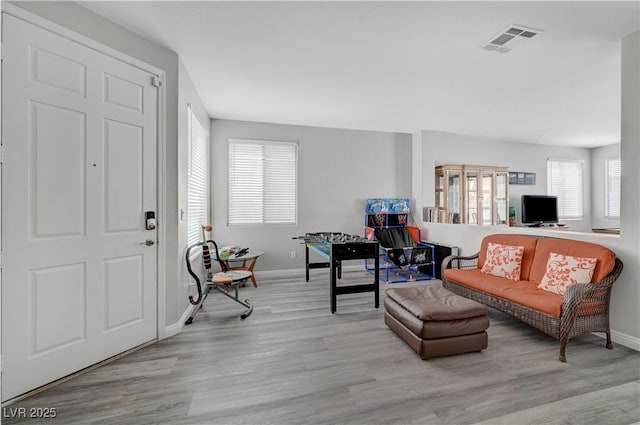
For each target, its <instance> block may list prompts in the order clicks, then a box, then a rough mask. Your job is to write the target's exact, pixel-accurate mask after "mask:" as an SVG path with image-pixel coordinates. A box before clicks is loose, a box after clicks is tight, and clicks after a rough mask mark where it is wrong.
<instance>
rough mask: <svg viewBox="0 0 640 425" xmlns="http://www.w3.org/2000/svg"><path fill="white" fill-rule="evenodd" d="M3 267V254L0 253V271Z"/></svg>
mask: <svg viewBox="0 0 640 425" xmlns="http://www.w3.org/2000/svg"><path fill="white" fill-rule="evenodd" d="M3 266H4V254H3V253H2V251H0V269H2V267H3Z"/></svg>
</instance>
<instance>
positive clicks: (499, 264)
mask: <svg viewBox="0 0 640 425" xmlns="http://www.w3.org/2000/svg"><path fill="white" fill-rule="evenodd" d="M523 253H524V247H523V246H514V245H502V244H498V243H493V242H489V243H488V244H487V256H486V260H485V262H484V265H483V266H482V268H481V269H480V271H481V272H482V273H487V274H491V275H494V276H498V277H506V278H507V279H510V280H520V271H521V269H522V254H523Z"/></svg>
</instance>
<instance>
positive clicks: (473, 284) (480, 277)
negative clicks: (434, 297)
mask: <svg viewBox="0 0 640 425" xmlns="http://www.w3.org/2000/svg"><path fill="white" fill-rule="evenodd" d="M444 278H445V279H447V280H451V281H453V282H457V283H459V284H461V285H464V286H466V287H469V288H473V289H477V290H479V291H482V292H486V293H487V294H491V295H494V296H496V297H502V293H503V292H504V290H505V288H508V287H509V286H512V285H514V284H515V282H514V281H512V280H509V279H507V278H504V277H498V276H493V275H489V274H486V273H482V272H481V271H480V270H478V269H462V270H460V269H447V270H445V271H444Z"/></svg>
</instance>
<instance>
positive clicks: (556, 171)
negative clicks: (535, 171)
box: [547, 160, 583, 219]
mask: <svg viewBox="0 0 640 425" xmlns="http://www.w3.org/2000/svg"><path fill="white" fill-rule="evenodd" d="M547 194H549V195H555V196H557V197H558V218H560V219H581V218H582V216H583V212H582V161H569V160H547Z"/></svg>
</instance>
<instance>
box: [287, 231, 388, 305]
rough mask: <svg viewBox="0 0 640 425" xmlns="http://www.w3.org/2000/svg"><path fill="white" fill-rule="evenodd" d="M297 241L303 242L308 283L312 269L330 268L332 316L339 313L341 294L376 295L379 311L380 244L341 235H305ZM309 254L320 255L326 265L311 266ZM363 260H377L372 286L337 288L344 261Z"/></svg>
mask: <svg viewBox="0 0 640 425" xmlns="http://www.w3.org/2000/svg"><path fill="white" fill-rule="evenodd" d="M294 239H301V240H303V241H304V245H305V250H304V258H305V278H306V281H307V282H308V281H309V270H310V269H317V268H326V267H328V268H330V273H329V275H330V278H329V281H330V289H329V298H330V301H331V313H335V312H336V309H337V306H336V305H337V302H336V297H337V296H338V295H342V294H355V293H359V292H373V293H374V302H375V307H376V308H378V307H379V306H380V286H379V283H380V279H379V273H378V272H379V269H380V259H379V255H378V249H379V246H378V242H377V241H372V240H369V239H366V238H363V237H361V236H357V235H349V234H346V233H340V232H318V233H306V234H305V235H304V236H298V237H296V238H294ZM309 250H311V251H313V252H315V253H317V254H318V255H320V256H321V257H322V258H324V259H325V260H327V261H322V262H311V261H310V260H309ZM360 259H373V260H374V267H375V273H373V277H374V281H373V283H370V284H358V285H340V286H338V284H337V280H338V279H341V278H342V261H345V260H360Z"/></svg>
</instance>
